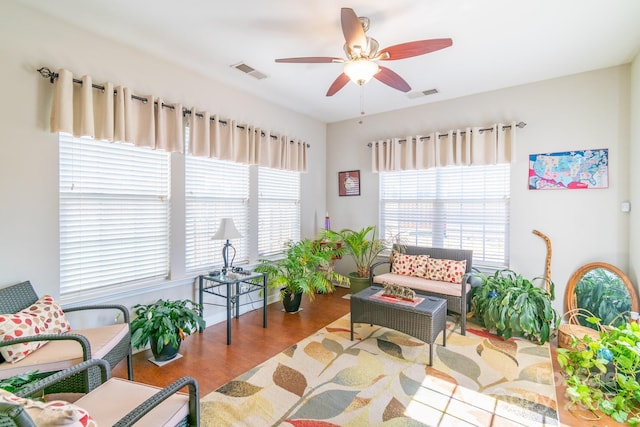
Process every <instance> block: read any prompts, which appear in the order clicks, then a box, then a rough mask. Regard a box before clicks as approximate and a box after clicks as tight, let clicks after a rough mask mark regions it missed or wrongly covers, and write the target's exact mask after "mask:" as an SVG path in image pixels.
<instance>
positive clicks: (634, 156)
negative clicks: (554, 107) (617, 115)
mask: <svg viewBox="0 0 640 427" xmlns="http://www.w3.org/2000/svg"><path fill="white" fill-rule="evenodd" d="M630 92H631V109H630V113H629V116H630V122H631V132H630V133H631V138H630V144H629V145H630V149H629V151H630V154H629V187H630V188H629V193H630V200H631V201H632V203H631V213H630V224H629V272H628V274H629V278H630V279H631V281H632V282H633V283H636V284H637V283H638V279H639V278H640V170H638V168H637V165H638V164H640V55H638V56H636V59H635V61H633V63H632V64H631V90H630ZM633 202H635V204H634V203H633Z"/></svg>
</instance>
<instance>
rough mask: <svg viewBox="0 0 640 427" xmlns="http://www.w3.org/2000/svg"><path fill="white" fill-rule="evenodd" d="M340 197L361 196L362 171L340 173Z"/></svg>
mask: <svg viewBox="0 0 640 427" xmlns="http://www.w3.org/2000/svg"><path fill="white" fill-rule="evenodd" d="M338 195H339V196H359V195H360V171H359V170H357V171H343V172H338Z"/></svg>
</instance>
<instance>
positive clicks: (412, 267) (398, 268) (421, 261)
mask: <svg viewBox="0 0 640 427" xmlns="http://www.w3.org/2000/svg"><path fill="white" fill-rule="evenodd" d="M428 259H429V255H407V254H403V253H400V252H397V251H394V252H393V257H392V261H391V272H392V273H394V274H402V275H404V276H419V275H420V273H421V272H422V271H424V270H426V268H427V260H428Z"/></svg>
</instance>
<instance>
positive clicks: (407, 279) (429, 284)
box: [373, 273, 471, 296]
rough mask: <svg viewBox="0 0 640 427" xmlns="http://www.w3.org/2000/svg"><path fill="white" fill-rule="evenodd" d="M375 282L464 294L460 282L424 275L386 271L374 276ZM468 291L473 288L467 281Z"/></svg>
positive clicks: (448, 293) (447, 293)
mask: <svg viewBox="0 0 640 427" xmlns="http://www.w3.org/2000/svg"><path fill="white" fill-rule="evenodd" d="M373 282H374V283H377V284H379V285H383V284H384V283H389V284H392V285H400V286H406V287H409V288H411V289H415V290H417V291H428V292H434V293H438V294H443V295H452V296H460V295H461V294H462V292H461V291H462V289H461V286H462V285H461V284H460V283H450V282H441V281H438V280H429V279H424V278H422V277H414V276H405V275H402V274H394V273H384V274H378V275H376V276H374V278H373ZM466 286H467V292H469V290H471V285H469V284H468V283H467V285H466Z"/></svg>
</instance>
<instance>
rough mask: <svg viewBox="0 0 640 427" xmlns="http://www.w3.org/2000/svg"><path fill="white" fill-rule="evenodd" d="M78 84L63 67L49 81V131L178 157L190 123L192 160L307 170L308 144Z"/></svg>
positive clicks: (122, 90)
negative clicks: (210, 160)
mask: <svg viewBox="0 0 640 427" xmlns="http://www.w3.org/2000/svg"><path fill="white" fill-rule="evenodd" d="M80 81H81V84H74V77H73V74H72V73H71V72H70V71H68V70H64V69H61V70H59V71H58V73H57V78H56V79H53V84H54V89H53V102H52V108H51V123H50V125H51V132H66V133H69V134H72V135H73V136H76V137H91V138H94V139H101V140H105V141H110V142H113V141H118V142H127V143H130V144H133V145H135V146H138V147H149V148H152V149H162V150H165V151H170V152H180V153H182V152H183V150H184V127H185V126H187V125H189V127H190V150H189V151H190V154H192V155H194V156H205V157H212V158H216V159H220V160H229V161H233V162H237V163H244V164H252V165H254V164H257V165H261V166H267V167H271V168H276V169H284V170H291V171H298V172H306V171H307V149H308V145H307V144H306V143H305V142H303V141H299V140H296V139H293V138H290V137H288V136H284V135H282V136H280V135H277V136H274V135H273V134H272V133H271V132H269V131H268V130H263V129H259V128H254V127H252V126H250V125H244V124H240V123H237V122H236V121H235V120H231V119H219V118H218V117H217V116H216V115H212V114H210V113H208V112H205V111H197V110H196V109H191V110H185V109H183V108H182V105H181V104H169V103H166V102H164V101H163V100H162V99H161V98H156V97H154V96H151V95H145V96H140V95H134V94H133V92H132V91H131V89H129V88H127V87H122V86H117V87H114V85H113V84H112V83H109V82H107V83H102V84H101V85H100V86H98V89H96V86H95V85H93V82H92V79H91V77H89V76H84V77H82V79H80ZM185 116H190V120H189V121H188V120H185ZM189 122H190V123H189Z"/></svg>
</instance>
